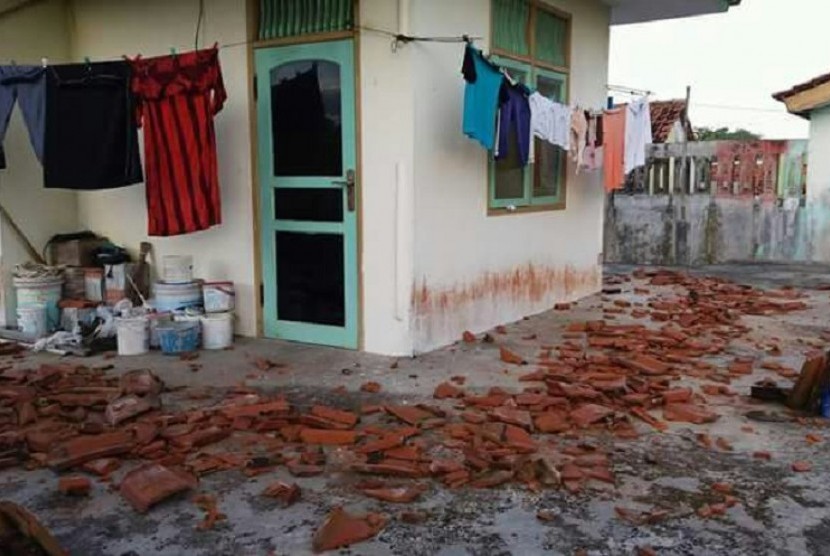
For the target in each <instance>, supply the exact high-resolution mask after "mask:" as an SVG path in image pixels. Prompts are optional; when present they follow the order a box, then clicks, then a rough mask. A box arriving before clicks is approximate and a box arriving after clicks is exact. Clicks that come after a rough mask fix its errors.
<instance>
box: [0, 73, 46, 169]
mask: <svg viewBox="0 0 830 556" xmlns="http://www.w3.org/2000/svg"><path fill="white" fill-rule="evenodd" d="M45 101H46V81H45V78H44V69H43V68H42V67H40V66H0V169H2V168H5V167H6V156H5V153H4V151H3V140H4V139H5V137H6V131H7V129H8V127H9V119H10V118H11V115H12V109H14V105H15V102H16V103H17V104H18V105H19V106H20V111H21V112H22V113H23V121H24V122H25V123H26V127H27V128H28V130H29V142H30V143H31V144H32V148H33V149H34V151H35V155H36V156H37V158H38V160H40V161H41V162H42V161H43V136H44V123H45V121H46V118H45V112H46V104H45Z"/></svg>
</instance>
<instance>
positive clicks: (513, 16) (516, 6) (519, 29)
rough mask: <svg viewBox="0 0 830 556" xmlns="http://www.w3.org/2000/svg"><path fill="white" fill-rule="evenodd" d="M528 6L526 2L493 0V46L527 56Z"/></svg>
mask: <svg viewBox="0 0 830 556" xmlns="http://www.w3.org/2000/svg"><path fill="white" fill-rule="evenodd" d="M529 19H530V5H529V4H528V2H527V0H493V46H494V47H495V48H497V49H500V50H504V51H506V52H510V53H512V54H519V55H522V56H527V55H529V54H530V49H529V48H528V46H527V28H528V21H529Z"/></svg>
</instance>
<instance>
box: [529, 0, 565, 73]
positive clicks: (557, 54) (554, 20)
mask: <svg viewBox="0 0 830 556" xmlns="http://www.w3.org/2000/svg"><path fill="white" fill-rule="evenodd" d="M567 45H568V22H567V20H565V19H562V18H561V17H557V16H556V15H554V14H552V13H550V12H548V11H545V10H541V9H540V10H537V11H536V59H537V60H541V61H542V62H547V63H549V64H553V65H555V66H560V67H565V66H566V65H567V62H568V60H567V56H566V53H567Z"/></svg>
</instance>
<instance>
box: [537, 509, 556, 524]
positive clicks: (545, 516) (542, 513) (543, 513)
mask: <svg viewBox="0 0 830 556" xmlns="http://www.w3.org/2000/svg"><path fill="white" fill-rule="evenodd" d="M536 519H538V520H539V521H543V522H545V523H550V522H551V521H556V512H554V511H553V510H539V511H538V512H536Z"/></svg>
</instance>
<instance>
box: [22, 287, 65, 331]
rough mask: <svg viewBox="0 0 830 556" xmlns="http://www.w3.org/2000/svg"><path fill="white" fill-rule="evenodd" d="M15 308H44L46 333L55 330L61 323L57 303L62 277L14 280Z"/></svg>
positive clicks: (60, 291)
mask: <svg viewBox="0 0 830 556" xmlns="http://www.w3.org/2000/svg"><path fill="white" fill-rule="evenodd" d="M12 282H13V284H14V289H15V293H16V294H17V307H18V309H19V308H25V307H33V306H45V307H46V331H47V332H52V331H53V330H57V329H58V326H60V323H61V311H60V309H59V308H58V303H59V302H60V300H61V298H62V297H63V277H62V276H57V277H56V276H45V277H42V278H14V279H13V280H12Z"/></svg>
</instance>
